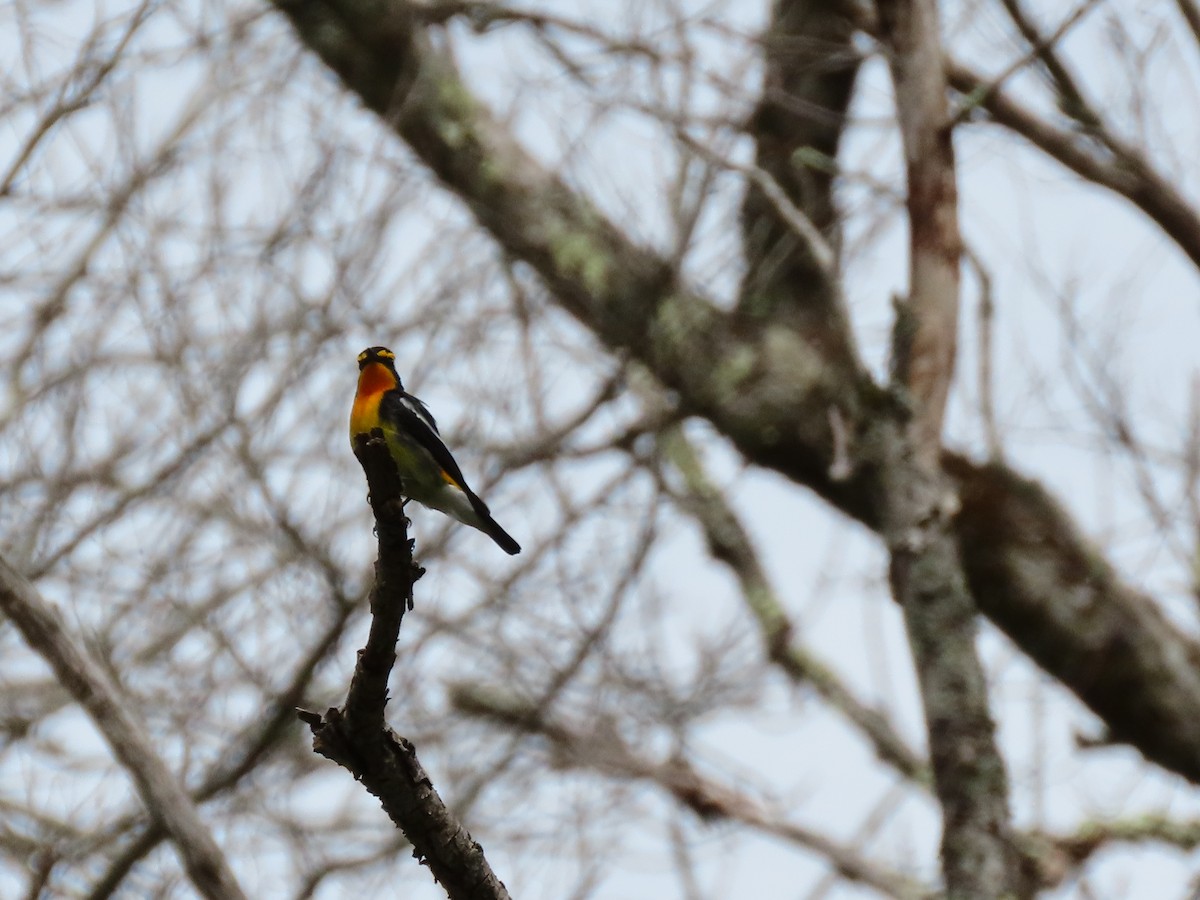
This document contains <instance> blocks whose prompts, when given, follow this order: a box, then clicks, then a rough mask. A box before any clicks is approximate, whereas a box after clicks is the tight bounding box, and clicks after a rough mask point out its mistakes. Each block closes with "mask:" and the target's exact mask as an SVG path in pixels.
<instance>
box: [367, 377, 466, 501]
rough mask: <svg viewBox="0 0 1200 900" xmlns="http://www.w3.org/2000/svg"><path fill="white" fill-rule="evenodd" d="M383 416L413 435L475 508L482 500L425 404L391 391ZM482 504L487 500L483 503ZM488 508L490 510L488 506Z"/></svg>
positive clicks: (381, 409) (384, 402) (385, 398)
mask: <svg viewBox="0 0 1200 900" xmlns="http://www.w3.org/2000/svg"><path fill="white" fill-rule="evenodd" d="M379 415H380V417H381V418H384V419H387V420H389V421H391V422H394V423H395V424H396V427H397V428H399V429H400V430H401V431H403V432H404V433H405V434H407V435H410V436H411V437H412V438H414V439H415V440H416V442H417V443H418V444H420V445H421V446H422V447H424V448H425V449H426V450H428V451H429V455H430V456H432V457H433V459H434V462H436V463H437V464H438V465H439V466H441V467H442V471H443V472H445V473H446V474H447V475H449V476H450V477H451V478H452V479H454V484H455V485H456V486H458V487H460V488H462V489H463V492H464V493H466V495H467V496H468V497H470V498H471V503H472V505H474V504H475V501H476V500H478V498H477V497H476V496H475V495H474V494H473V493H472V492H471V489H470V488H469V487H467V479H466V478H464V477H463V473H462V469H460V468H459V467H458V463H456V462H455V461H454V457H453V456H451V455H450V450H449V449H448V448H447V447H446V445H445V444H443V443H442V439H441V437H440V436H439V435H438V430H437V422H435V421H434V419H433V416H432V415H430V413H429V410H428V409H426V408H425V404H424V403H422V402H421V401H420V400H418V399H417V398H416V397H414V396H413V395H412V394H409V393H405V392H404V391H398V390H391V391H388V392H387V393H386V394H384V395H383V399H382V400H380V401H379ZM479 502H480V503H482V502H483V501H479ZM484 509H487V507H484Z"/></svg>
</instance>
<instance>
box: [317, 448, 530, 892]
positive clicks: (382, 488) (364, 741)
mask: <svg viewBox="0 0 1200 900" xmlns="http://www.w3.org/2000/svg"><path fill="white" fill-rule="evenodd" d="M375 434H376V436H374V437H372V438H371V439H370V440H367V439H366V437H365V436H364V435H360V436H359V441H358V443H357V445H356V446H355V450H354V453H355V456H357V457H358V460H359V462H360V463H361V464H362V467H363V471H364V472H366V475H367V483H368V485H369V487H370V492H371V493H370V501H371V509H372V511H373V512H374V514H375V524H376V531H377V533H378V535H379V559H378V561H377V562H376V564H375V584H374V585H373V586H372V588H371V598H370V604H371V629H370V633H369V634H368V636H367V643H366V646H364V647H363V649H362V650H360V651H359V653H358V664H357V665H356V666H355V669H354V676H353V677H352V679H351V681H350V690H349V692H348V693H347V696H346V702H345V704H343V705H342V707H341V708H340V709H330V710H328V711H326V713H325V714H324V715H321V714H319V713H315V712H309V711H307V710H300V711H299V713H300V718H301V719H302V720H303V721H305V722H306V723H307V724H308V725H309V727H310V728H311V729H312V732H313V749H314V750H315V751H316V752H317V753H320V754H321V755H322V756H325V757H327V758H328V759H331V760H333V761H334V762H336V763H337V764H338V765H340V766H342V767H343V768H344V769H346V770H347V771H349V772H350V773H351V774H352V775H353V776H354V777H355V778H356V779H357V780H358V781H360V782H362V784H363V786H364V787H365V788H366V789H367V790H368V791H370V792H371V793H372V794H374V795H375V796H376V797H378V798H379V801H380V803H381V805H382V806H383V809H384V811H385V812H386V813H387V814H388V816H389V817H390V818H391V820H392V821H393V822H394V823H395V824H396V825H397V827H399V828H400V829H401V830H402V831H403V832H404V836H405V837H407V838H408V840H409V841H410V842H411V843H412V846H413V855H414V856H415V857H417V858H418V859H420V860H421V862H422V863H423V864H424V865H427V866H428V867H429V870H430V872H432V873H433V877H434V878H436V879H437V881H438V882H439V883H440V884H441V885H442V887H443V888H445V890H446V894H447V896H449V897H451V898H453V900H507V898H508V891H507V890H506V889H505V887H504V884H503V883H502V882H501V881H500V879H499V878H497V877H496V874H495V873H494V872H493V871H492V869H491V866H490V865H489V864H488V861H487V858H486V857H485V856H484V854H483V848H482V847H480V846H479V844H478V843H476V842H475V841H474V840H473V839H472V838H471V835H470V834H469V833H468V832H467V830H466V829H465V828H463V826H462V825H461V824H460V823H459V822H458V820H457V819H456V818H455V817H454V815H453V814H452V813H451V812H450V810H448V809H447V808H446V805H445V803H443V802H442V799H441V797H439V796H438V793H437V791H436V790H435V789H434V787H433V782H432V781H431V780H430V778H429V776H428V775H427V774H426V773H425V770H424V768H423V767H422V766H421V763H420V761H419V760H418V759H417V753H416V748H414V747H413V745H412V744H411V743H409V742H408V741H407V740H405V739H404V738H403V737H401V736H400V735H398V734H396V733H395V732H393V731H392V730H391V729H390V728H388V726H387V723H386V722H385V721H384V708H385V707H386V705H387V699H388V697H387V686H388V679H389V677H390V676H391V673H392V667H393V665H394V664H395V661H396V639H397V637H398V635H399V633H400V623H401V621H402V620H403V618H404V613H405V610H407V609H411V608H412V597H413V583H414V582H415V581H416V580H417V579H418V578H419V577H420V576H421V574H422V570H421V569H420V568H419V567H418V566H416V565H415V564H414V563H413V559H412V542H411V541H410V540H409V538H408V520H407V519H406V518H405V516H404V503H403V500H402V498H401V486H400V477H399V475H398V474H397V472H396V466H395V463H393V462H392V458H391V454H390V453H389V452H388V449H387V444H386V443H385V441H384V439H383V437H382V435H381V434H380V433H379V431H378V429H377V430H376V433H375Z"/></svg>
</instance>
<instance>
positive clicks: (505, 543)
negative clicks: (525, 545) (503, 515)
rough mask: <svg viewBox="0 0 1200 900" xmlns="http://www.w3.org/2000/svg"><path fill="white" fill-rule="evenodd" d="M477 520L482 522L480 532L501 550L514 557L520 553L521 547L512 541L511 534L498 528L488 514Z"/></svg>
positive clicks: (498, 525)
mask: <svg viewBox="0 0 1200 900" xmlns="http://www.w3.org/2000/svg"><path fill="white" fill-rule="evenodd" d="M479 518H481V519H482V520H483V528H482V529H480V530H481V531H483V533H484V534H486V535H487V536H488V537H490V538H491V539H492V540H493V541H495V542H496V543H497V544H499V545H500V549H501V550H503V551H504V552H505V553H507V554H508V555H509V556H516V555H517V554H518V553H520V552H521V545H520V544H518V543H517V542H516V541H514V540H513V537H512V535H511V534H509V533H508V532H507V531H505V530H504V529H503V528H501V527H500V523H499V522H497V521H496V520H495V519H493V518H492V516H491V514H490V513H489V514H488V515H486V516H480V517H479Z"/></svg>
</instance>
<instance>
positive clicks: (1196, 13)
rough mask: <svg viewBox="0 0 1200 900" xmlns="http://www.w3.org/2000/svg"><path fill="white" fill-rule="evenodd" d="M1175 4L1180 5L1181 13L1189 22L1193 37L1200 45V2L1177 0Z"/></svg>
mask: <svg viewBox="0 0 1200 900" xmlns="http://www.w3.org/2000/svg"><path fill="white" fill-rule="evenodd" d="M1175 5H1176V6H1178V7H1179V12H1180V14H1181V15H1182V16H1183V19H1184V21H1185V22H1187V25H1188V29H1189V30H1190V31H1191V32H1192V37H1193V38H1195V40H1196V43H1197V44H1198V45H1200V4H1197V3H1196V0H1175Z"/></svg>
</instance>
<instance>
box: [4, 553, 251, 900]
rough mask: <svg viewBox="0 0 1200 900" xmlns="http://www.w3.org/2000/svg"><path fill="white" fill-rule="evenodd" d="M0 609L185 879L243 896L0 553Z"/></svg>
mask: <svg viewBox="0 0 1200 900" xmlns="http://www.w3.org/2000/svg"><path fill="white" fill-rule="evenodd" d="M0 610H2V611H3V612H4V614H5V615H6V616H8V618H9V619H10V620H11V621H12V622H13V624H14V625H16V626H17V628H18V630H19V631H20V632H21V634H22V636H23V637H24V638H25V642H26V643H27V644H28V645H29V646H30V648H32V649H33V650H34V651H35V652H37V654H38V655H39V656H41V657H42V659H44V660H45V661H46V663H47V664H48V665H49V666H50V668H51V669H53V670H54V673H55V675H56V676H57V677H58V680H59V682H61V683H62V685H63V686H64V687H65V688H66V689H67V690H68V691H70V693H71V696H72V697H74V698H75V701H76V702H77V703H79V705H80V706H82V707H83V709H84V710H85V711H86V712H87V714H88V715H89V716H90V717H91V719H92V721H93V722H94V723H95V725H96V728H97V730H98V731H99V732H100V733H101V734H102V735H104V739H105V740H106V741H107V742H108V745H109V747H110V748H111V749H112V751H113V755H114V756H115V757H116V758H117V761H118V762H120V764H121V765H122V766H123V767H124V768H125V770H126V771H127V772H128V773H129V776H130V778H131V779H132V780H133V783H134V785H136V787H137V791H138V794H139V795H140V796H141V798H142V802H143V803H144V804H145V805H146V809H147V811H148V812H149V813H150V815H151V816H153V817H154V818H155V819H156V820H157V821H158V822H159V823H160V824H161V825H162V827H163V828H165V829H166V830H167V832H168V833H169V834H170V835H171V839H172V841H173V842H174V844H175V850H176V852H177V853H178V854H179V856H180V858H181V860H182V861H183V865H184V869H185V870H186V871H187V874H188V878H189V879H190V880H191V882H192V884H193V886H195V888H196V890H197V892H198V893H199V894H200V895H201V896H203V897H208V898H210V900H237V898H244V897H245V894H243V893H242V889H241V887H239V885H238V882H237V879H236V878H234V875H233V872H232V871H231V870H230V868H229V863H228V862H227V861H226V860H225V856H224V855H223V854H222V852H221V849H220V848H219V847H218V846H217V842H216V841H215V840H214V839H213V836H212V834H211V833H210V832H209V830H208V828H207V826H206V825H205V824H204V822H203V821H202V820H201V819H200V816H199V813H198V812H197V810H196V807H195V806H194V805H193V804H192V801H191V798H189V797H188V796H187V794H186V793H185V792H184V789H183V786H182V785H180V783H179V781H178V780H177V779H176V777H175V776H174V775H173V774H172V773H171V771H170V770H169V769H168V768H167V767H166V764H165V763H163V761H162V759H160V758H159V757H158V755H157V754H156V753H155V752H154V750H153V749H152V748H151V745H150V740H149V738H148V737H147V736H146V734H145V733H144V732H143V730H142V726H141V724H140V723H139V722H138V720H137V719H135V718H134V716H133V714H132V713H131V712H130V711H129V710H128V709H127V708H126V707H125V706H124V704H123V702H122V700H121V698H120V697H119V695H118V694H117V691H116V689H115V688H114V687H113V686H112V684H111V683H110V682H109V680H108V677H107V676H106V675H105V674H104V671H103V670H102V669H101V668H100V667H99V666H98V665H97V664H96V663H95V661H94V660H92V659H91V658H90V657H88V656H87V655H86V654H85V653H84V652H83V650H82V649H81V648H80V647H78V646H77V645H76V644H75V643H74V642H73V641H72V640H71V638H70V637H69V636H68V634H67V633H66V631H65V630H64V629H63V627H62V624H61V623H60V621H59V619H58V616H57V615H56V614H55V612H54V611H53V610H52V608H51V607H50V605H49V604H48V603H46V601H45V600H44V599H43V598H42V597H41V595H40V594H38V592H37V590H36V589H35V588H34V587H33V585H31V584H30V583H29V582H28V581H26V580H25V579H24V578H22V577H21V576H20V575H19V574H17V573H16V572H15V571H13V569H11V568H10V567H9V565H8V563H7V562H5V561H4V560H3V559H0Z"/></svg>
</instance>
